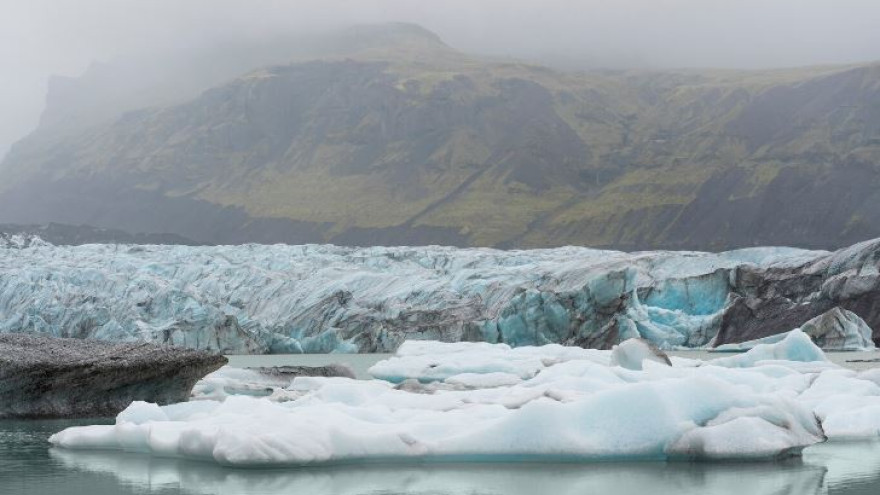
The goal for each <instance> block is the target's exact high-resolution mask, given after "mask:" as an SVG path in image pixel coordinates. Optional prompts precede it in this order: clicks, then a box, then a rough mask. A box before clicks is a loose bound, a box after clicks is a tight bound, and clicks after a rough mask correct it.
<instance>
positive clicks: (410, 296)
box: [0, 237, 873, 354]
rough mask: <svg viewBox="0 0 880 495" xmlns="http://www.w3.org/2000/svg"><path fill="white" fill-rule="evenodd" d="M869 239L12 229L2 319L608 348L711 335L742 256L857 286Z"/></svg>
mask: <svg viewBox="0 0 880 495" xmlns="http://www.w3.org/2000/svg"><path fill="white" fill-rule="evenodd" d="M866 246H867V247H865V246H863V247H862V248H861V249H862V250H859V249H850V250H849V251H846V252H845V253H843V254H840V253H837V254H835V255H834V256H833V257H829V254H828V253H826V252H822V251H804V250H797V249H790V248H753V249H745V250H738V251H730V252H726V253H719V254H712V253H699V252H667V251H657V252H639V253H622V252H617V251H602V250H594V249H586V248H577V247H565V248H558V249H543V250H523V251H500V250H493V249H456V248H450V247H437V246H430V247H371V248H345V247H337V246H321V245H304V246H288V245H274V246H264V245H243V246H200V247H191V246H132V245H84V246H53V245H50V244H47V243H45V242H41V241H39V240H38V239H37V240H26V239H21V238H18V237H13V238H10V239H7V240H4V241H3V242H0V273H2V274H3V276H2V277H0V332H38V333H46V334H51V335H54V336H73V337H78V338H82V337H92V338H98V339H105V340H114V341H150V342H163V343H168V344H174V345H180V346H185V347H192V348H201V349H210V350H219V351H222V352H224V353H230V354H260V353H268V352H271V353H300V352H310V353H329V352H394V351H395V350H396V349H397V347H398V346H399V345H400V343H401V342H403V341H404V340H414V339H422V340H441V341H447V342H452V341H459V340H482V341H485V342H489V343H498V342H503V343H506V344H509V345H511V346H512V347H519V346H534V345H544V344H550V343H573V342H575V341H578V339H588V340H589V339H597V342H598V344H597V345H598V346H600V347H605V348H610V346H611V345H613V344H616V343H619V342H620V341H622V340H625V339H627V338H629V337H642V338H645V339H647V340H649V341H651V342H652V343H654V344H656V345H658V346H660V347H661V348H675V347H679V346H685V347H699V346H705V345H707V344H708V343H710V342H711V341H712V339H713V338H714V337H715V336H716V334H717V332H718V329H719V326H720V321H721V313H722V311H723V309H724V308H725V305H726V304H727V303H728V299H729V296H730V294H731V290H732V289H731V280H732V278H731V277H732V276H733V273H734V271H735V270H737V269H738V268H739V267H743V266H751V267H757V268H761V269H766V268H770V267H776V268H780V267H798V266H801V265H803V264H804V263H807V262H815V263H818V262H820V261H821V262H822V263H824V264H823V265H822V266H825V267H829V268H828V269H829V270H832V272H833V273H834V274H837V275H839V276H840V278H839V279H837V280H831V281H829V282H828V283H829V284H831V285H829V290H831V289H833V288H834V287H836V286H834V287H831V286H832V285H834V284H838V285H840V286H841V288H840V290H844V289H845V291H850V292H852V291H858V290H859V286H858V284H857V282H854V281H852V280H850V279H849V278H847V277H849V275H847V274H851V273H852V272H853V271H854V270H856V271H858V270H862V272H864V270H866V269H867V268H865V266H867V265H871V262H870V260H871V259H873V258H866V257H865V256H866V255H865V252H864V249H867V248H870V247H871V245H866ZM860 260H861V261H860ZM866 260H868V261H866ZM860 262H863V263H862V264H861V265H860V264H859V263H860ZM865 264H867V265H865ZM862 265H865V266H862ZM871 266H873V265H871ZM862 272H858V273H862ZM860 276H868V274H867V272H865V273H862V275H860ZM847 284H849V285H847ZM853 284H856V285H853ZM823 290H825V289H824V288H823ZM611 328H616V329H617V330H618V332H619V338H617V336H618V333H615V332H612V331H611V330H609V329H611ZM612 337H613V338H614V340H613V341H609V342H606V340H607V339H611V338H612ZM599 344H601V345H599Z"/></svg>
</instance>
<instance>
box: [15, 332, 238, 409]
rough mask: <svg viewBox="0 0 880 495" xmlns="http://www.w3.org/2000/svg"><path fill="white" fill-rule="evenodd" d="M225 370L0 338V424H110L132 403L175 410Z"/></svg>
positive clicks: (163, 356)
mask: <svg viewBox="0 0 880 495" xmlns="http://www.w3.org/2000/svg"><path fill="white" fill-rule="evenodd" d="M226 362H227V359H226V358H225V357H223V356H220V355H217V354H213V353H210V352H204V351H195V350H192V349H177V348H173V347H168V346H159V345H152V344H144V343H126V344H114V343H110V342H99V341H93V340H84V339H54V338H49V337H45V336H41V335H25V334H0V418H63V417H98V416H111V415H114V414H116V413H118V412H120V411H122V410H123V409H125V408H126V406H128V405H129V404H130V403H131V402H132V401H133V400H143V401H146V400H149V401H153V402H158V403H162V404H170V403H175V402H180V401H183V400H186V399H187V397H188V396H189V395H190V391H191V390H192V389H193V386H194V385H195V384H196V383H197V382H199V380H200V379H201V378H202V377H204V376H205V375H207V374H208V373H211V372H212V371H214V370H217V369H218V368H220V367H221V366H223V365H224V364H225V363H226ZM154 407H155V408H158V406H154Z"/></svg>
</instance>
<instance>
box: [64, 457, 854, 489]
mask: <svg viewBox="0 0 880 495" xmlns="http://www.w3.org/2000/svg"><path fill="white" fill-rule="evenodd" d="M50 455H51V457H52V458H53V459H55V460H56V461H58V462H59V463H60V464H61V465H63V466H64V467H65V468H67V469H74V470H79V471H86V472H90V473H104V474H107V475H112V476H115V477H116V478H118V480H119V482H120V483H122V484H125V485H131V486H134V487H137V488H140V489H142V490H145V491H147V492H148V493H158V492H163V493H167V491H168V490H176V491H180V492H181V493H187V494H192V495H203V494H204V495H213V494H260V495H271V494H282V493H283V494H290V493H307V494H310V495H324V494H327V495H329V494H333V495H365V494H386V493H387V494H391V493H395V494H407V495H416V494H419V495H422V494H425V495H427V494H431V495H453V494H455V495H458V494H462V495H464V494H468V495H470V494H485V495H489V494H505V495H519V494H522V495H526V494H528V495H534V494H536V493H549V494H553V495H569V494H571V495H574V494H578V495H584V494H587V493H614V494H619V495H626V494H639V495H642V494H645V493H651V494H667V493H668V494H676V495H682V494H691V493H693V494H719V495H721V494H731V495H743V494H756V495H760V494H792V495H803V494H813V493H824V492H823V487H824V486H825V483H824V481H825V478H826V471H827V469H826V467H825V466H823V465H819V464H812V463H807V462H804V461H802V460H800V459H792V460H788V461H784V462H777V463H726V464H706V463H660V462H643V463H596V464H568V465H558V464H554V465H540V464H537V465H536V464H529V465H495V464H486V465H476V466H474V465H467V466H462V465H451V464H450V465H405V466H338V467H332V468H297V469H286V470H256V469H253V470H243V469H228V468H223V467H220V466H216V465H213V464H209V463H197V462H192V461H183V460H176V459H160V458H149V457H144V456H140V455H134V454H118V453H112V452H107V453H97V452H77V451H66V450H57V449H53V450H52V451H51V452H50ZM841 475H845V473H844V472H843V471H841Z"/></svg>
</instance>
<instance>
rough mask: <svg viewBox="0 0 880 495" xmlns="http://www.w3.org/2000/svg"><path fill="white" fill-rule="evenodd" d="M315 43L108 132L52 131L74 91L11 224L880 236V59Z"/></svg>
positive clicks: (161, 104)
mask: <svg viewBox="0 0 880 495" xmlns="http://www.w3.org/2000/svg"><path fill="white" fill-rule="evenodd" d="M273 46H274V45H273ZM297 46H299V45H297ZM309 46H310V47H311V48H309V49H305V48H302V47H299V48H298V51H297V50H293V49H291V50H289V51H288V52H285V51H284V50H281V49H278V47H277V46H274V48H275V51H274V52H273V53H286V54H285V55H283V56H281V55H278V56H276V57H275V58H276V59H283V60H281V61H283V62H284V63H282V64H277V65H266V66H263V67H260V68H257V69H253V70H251V69H248V71H247V72H246V73H244V74H243V75H239V76H236V77H230V78H226V75H228V72H232V71H233V70H234V69H235V68H242V67H245V66H247V65H248V64H247V63H246V61H248V60H254V58H253V57H245V56H242V57H241V60H242V62H241V63H236V64H233V63H230V64H228V65H229V67H230V68H229V69H228V70H226V72H223V71H219V72H223V74H221V75H217V76H216V77H213V76H212V77H208V76H206V75H205V74H204V71H202V70H201V69H199V68H198V67H197V66H187V65H186V64H180V65H181V66H186V67H187V68H186V69H185V70H183V69H181V70H182V71H183V72H182V74H180V75H178V76H176V77H177V78H178V79H182V80H192V79H194V78H195V77H196V76H195V75H187V74H190V73H194V74H200V75H201V76H200V77H201V79H199V81H200V82H199V83H198V84H192V85H191V86H192V87H193V88H195V87H196V86H198V87H202V86H204V87H207V89H205V90H204V91H202V92H197V91H195V90H194V89H192V88H191V89H190V90H189V91H187V92H184V93H185V95H184V93H181V94H180V95H178V97H177V98H174V99H166V98H159V97H147V96H143V95H145V94H146V93H145V92H143V91H140V90H137V91H135V90H132V91H131V92H130V93H126V94H130V95H140V96H138V97H137V98H135V97H133V96H130V97H126V98H120V99H119V100H120V101H123V103H112V104H108V107H107V108H106V109H105V110H102V111H101V112H96V113H100V118H98V117H95V116H94V115H92V114H90V113H89V112H90V110H89V108H90V107H89V106H88V105H78V104H77V102H78V101H81V100H82V101H85V99H84V97H78V96H77V93H75V92H74V93H71V95H68V98H67V100H66V101H67V103H65V105H66V107H65V108H67V109H68V112H67V115H68V117H67V118H65V119H57V118H54V117H53V118H49V117H48V116H51V115H59V114H64V112H61V111H60V110H58V109H57V108H53V101H54V100H55V99H57V98H55V96H54V95H53V93H52V91H51V90H50V95H49V98H48V103H49V107H48V108H47V110H46V117H45V118H44V121H45V124H43V125H41V127H40V128H39V129H37V131H36V132H34V133H33V134H32V135H31V136H29V137H27V138H25V139H24V140H22V141H21V142H19V143H17V144H16V145H15V146H14V147H13V148H12V149H11V151H10V152H9V154H8V156H7V157H6V159H5V160H4V161H3V163H2V164H0V221H5V222H15V223H30V224H33V223H46V222H61V223H68V224H77V225H78V224H89V225H94V226H98V227H102V228H115V229H123V230H127V231H130V232H156V233H172V234H177V235H181V236H184V237H186V238H188V239H193V240H194V241H197V242H204V243H243V242H264V243H273V242H288V243H307V242H332V243H336V244H351V245H383V244H384V245H390V244H450V245H459V246H496V247H545V246H558V245H566V244H577V245H589V246H595V247H613V248H623V249H642V248H686V249H690V248H699V249H711V250H718V249H727V248H734V247H742V246H751V245H798V246H802V247H809V248H823V249H826V248H836V247H839V246H842V245H847V244H852V243H855V242H857V241H860V240H863V239H865V238H871V237H877V236H880V221H878V220H877V218H878V215H877V213H878V212H880V187H878V186H880V173H878V172H880V170H878V167H880V103H878V102H880V65H876V64H867V65H854V66H837V67H812V68H802V69H785V70H772V71H720V70H680V71H664V72H652V71H590V72H585V73H574V72H561V71H555V70H552V69H549V68H545V67H541V66H537V65H533V64H526V63H520V62H510V61H498V60H487V59H482V58H479V57H474V56H469V55H466V54H462V53H459V52H457V51H455V50H454V49H452V48H450V47H448V46H447V45H445V44H444V43H443V41H442V40H440V39H439V38H438V37H437V36H436V35H434V34H433V33H430V32H428V31H426V30H424V29H422V28H419V27H418V26H412V25H403V24H400V25H399V24H395V25H383V26H366V27H360V28H355V29H351V30H347V31H344V32H342V33H337V34H336V35H334V36H332V37H331V36H327V37H325V38H321V39H320V41H318V42H314V43H312V44H310V45H309ZM245 52H247V50H245ZM254 52H255V53H259V54H261V55H262V57H263V58H261V59H260V61H264V60H266V59H269V58H271V57H270V56H269V55H267V54H266V52H265V51H262V50H258V49H254ZM294 52H296V53H294ZM248 53H250V52H248ZM273 56H274V55H273ZM184 75H186V77H184ZM221 76H222V77H221ZM82 85H83V86H84V87H85V88H89V87H90V86H89V84H87V81H83V82H82ZM135 86H136V85H135ZM79 91H80V93H82V94H86V93H88V94H92V95H94V94H100V91H98V92H97V93H95V92H92V93H89V92H88V91H86V89H80V90H79ZM167 93H168V91H165V92H164V93H163V94H167ZM78 98H79V99H78ZM134 107H137V108H136V109H134ZM69 109H74V110H69ZM59 122H61V123H59ZM77 122H81V123H82V125H78V124H77Z"/></svg>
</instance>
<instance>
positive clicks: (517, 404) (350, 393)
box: [50, 330, 880, 466]
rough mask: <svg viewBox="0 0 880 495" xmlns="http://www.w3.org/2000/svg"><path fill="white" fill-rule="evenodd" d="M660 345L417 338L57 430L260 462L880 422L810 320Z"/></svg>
mask: <svg viewBox="0 0 880 495" xmlns="http://www.w3.org/2000/svg"><path fill="white" fill-rule="evenodd" d="M637 344H639V345H640V346H641V345H643V344H641V343H637ZM622 347H625V348H631V349H641V347H631V345H630V344H626V345H624V346H622ZM648 351H649V352H640V351H639V352H629V351H628V352H627V353H626V359H625V360H624V361H625V363H624V364H626V365H627V366H626V367H623V366H619V365H615V364H613V361H615V360H616V361H619V360H620V358H619V357H618V358H617V359H615V358H613V356H612V351H599V350H586V349H577V348H566V347H562V346H558V345H547V346H540V347H519V348H511V347H509V346H506V345H503V344H495V345H493V344H486V343H452V344H445V343H439V342H407V343H405V344H404V345H402V346H401V347H400V350H399V352H398V354H397V355H395V356H394V357H392V358H390V359H388V360H385V361H382V362H379V363H377V364H376V365H375V366H373V368H371V370H370V372H371V374H373V375H374V376H376V377H379V378H381V379H373V380H353V379H350V378H343V377H330V378H326V377H297V378H294V379H293V381H292V382H291V383H290V384H289V385H288V386H286V387H285V388H284V390H285V391H286V392H287V393H289V394H291V395H290V396H286V397H279V396H278V395H277V394H272V395H271V396H267V397H253V396H251V394H244V395H229V396H227V397H225V400H223V401H215V400H201V401H195V402H189V403H180V404H174V405H170V406H164V407H159V406H156V405H154V404H149V403H144V402H138V403H134V404H132V405H131V406H130V407H129V408H128V409H127V410H125V411H123V412H122V413H121V414H120V415H119V416H118V417H117V419H116V424H115V425H98V426H85V427H75V428H69V429H67V430H64V431H62V432H60V433H57V434H55V435H54V436H52V437H51V439H50V441H51V442H52V444H53V445H55V446H57V447H61V448H68V449H119V450H124V451H131V452H144V453H150V454H154V455H159V456H172V457H181V458H192V459H201V460H205V459H210V460H213V461H215V462H217V463H219V464H223V465H233V466H251V465H323V464H328V463H329V464H332V463H340V462H353V461H376V460H382V461H388V462H400V461H407V460H411V461H412V460H419V461H424V460H434V461H436V460H443V461H450V460H452V461H486V462H501V461H530V460H541V461H546V460H566V461H587V460H599V459H767V458H778V457H780V456H789V455H797V454H798V453H800V451H801V450H802V449H803V448H805V447H807V446H809V445H813V444H815V443H818V442H822V441H824V440H825V439H826V436H827V437H831V438H853V437H876V436H877V435H878V433H880V422H878V420H877V419H876V418H877V417H878V415H877V414H876V413H877V412H878V408H880V401H878V397H880V385H878V383H880V374H877V373H875V372H865V373H861V374H860V373H856V372H854V371H850V370H845V369H842V368H840V367H838V366H836V365H834V364H832V363H830V362H828V361H827V360H826V359H825V357H824V355H823V354H822V351H821V350H820V349H819V348H818V347H816V346H815V345H814V344H813V343H812V341H811V339H810V338H809V336H807V335H806V334H804V333H803V332H801V331H799V330H797V331H794V332H792V333H791V334H789V335H788V336H787V337H786V338H785V339H783V340H782V341H780V342H778V343H776V344H772V345H763V346H757V347H755V348H754V349H752V350H750V351H748V352H746V353H744V354H742V355H739V356H733V357H726V358H721V359H716V360H711V361H705V362H704V361H694V360H676V361H674V362H673V363H672V364H673V365H671V366H670V365H669V364H667V363H666V362H657V356H656V354H654V353H652V352H650V351H651V350H650V349H648ZM631 368H640V369H631ZM228 376H230V377H232V376H231V375H228ZM232 378H234V377H232Z"/></svg>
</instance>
